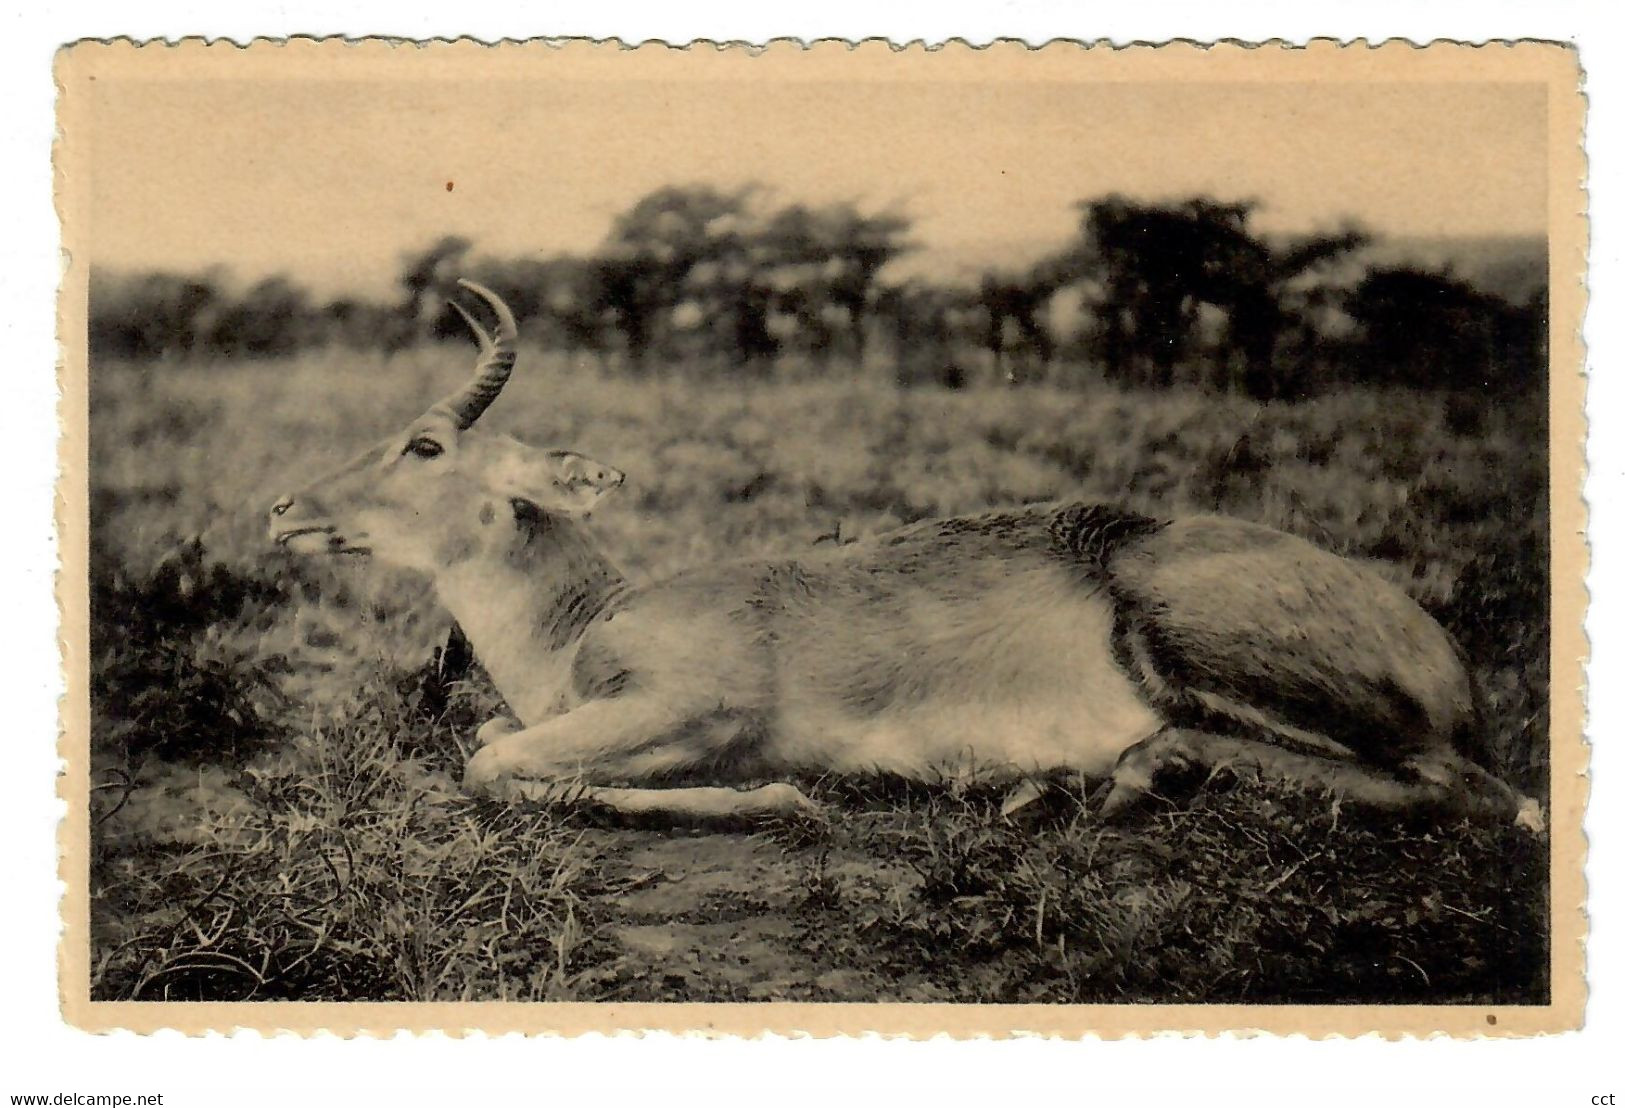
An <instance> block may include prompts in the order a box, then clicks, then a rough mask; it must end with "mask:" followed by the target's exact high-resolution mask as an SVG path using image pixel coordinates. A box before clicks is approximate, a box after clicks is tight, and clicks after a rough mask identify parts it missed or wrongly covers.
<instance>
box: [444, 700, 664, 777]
mask: <svg viewBox="0 0 1625 1108" xmlns="http://www.w3.org/2000/svg"><path fill="white" fill-rule="evenodd" d="M496 722H497V721H492V723H489V724H486V726H485V727H482V728H481V729H480V732H481V733H480V739H481V740H482V742H483V745H482V746H481V747H480V749H479V751H478V752H477V753H476V754H475V755H474V757H472V758H470V759H469V761H468V766H467V768H466V769H464V771H463V787H464V788H465V789H467V790H468V791H469V792H489V791H491V790H492V788H493V786H495V785H496V784H498V783H499V782H501V781H504V780H508V779H512V778H531V779H539V780H555V781H556V780H568V779H579V780H583V781H592V780H595V779H596V780H603V779H604V778H605V777H608V776H615V777H620V776H624V775H625V771H626V769H627V763H628V761H629V760H632V759H637V760H639V761H644V762H649V763H651V765H652V766H653V767H655V769H656V770H658V769H660V768H664V769H668V770H669V769H676V768H679V767H680V766H681V764H682V758H683V754H684V752H683V751H682V750H680V749H677V747H678V746H680V744H675V743H669V744H668V743H662V741H661V739H662V736H664V735H668V734H670V733H671V732H673V731H674V730H676V728H677V725H678V723H680V722H681V720H680V718H679V717H678V715H677V714H676V713H674V712H673V711H672V710H671V709H670V708H669V707H668V706H666V705H664V704H661V703H659V702H657V701H655V700H654V699H653V698H650V697H641V696H629V697H619V698H617V699H614V700H594V701H591V702H589V703H587V704H583V705H582V706H581V707H579V708H576V709H575V710H574V711H571V712H566V713H565V714H564V715H562V716H557V717H555V718H553V719H550V720H547V721H546V722H544V723H540V724H537V725H536V726H535V727H526V728H522V729H515V730H508V729H507V728H505V727H502V726H493V724H495V723H496ZM487 728H489V729H490V730H489V731H487Z"/></svg>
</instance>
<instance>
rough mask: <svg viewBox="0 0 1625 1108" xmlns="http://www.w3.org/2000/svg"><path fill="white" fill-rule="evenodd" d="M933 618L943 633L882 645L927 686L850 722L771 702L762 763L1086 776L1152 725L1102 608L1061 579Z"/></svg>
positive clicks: (942, 774)
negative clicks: (774, 723) (771, 731)
mask: <svg viewBox="0 0 1625 1108" xmlns="http://www.w3.org/2000/svg"><path fill="white" fill-rule="evenodd" d="M941 612H942V613H944V614H942V615H941V622H942V623H943V624H944V626H942V627H936V626H932V625H931V624H930V623H927V624H926V625H925V626H924V627H922V626H921V625H920V622H919V621H917V620H916V621H914V622H912V623H911V624H910V625H909V626H907V627H904V628H901V629H896V630H895V631H894V632H893V633H894V634H895V635H896V636H897V641H896V642H895V643H893V644H888V645H890V647H891V649H892V650H894V651H895V652H896V653H895V654H894V655H893V656H894V657H899V658H903V659H906V660H905V661H903V662H902V663H901V664H902V665H905V666H907V667H908V668H909V670H910V671H912V670H914V667H916V666H919V667H929V677H928V678H925V677H924V676H923V675H922V674H919V673H913V672H911V673H909V674H908V675H907V676H908V677H909V679H910V682H911V683H917V682H920V681H921V680H922V679H923V680H926V681H928V684H929V688H930V693H929V695H923V696H914V697H910V698H907V699H900V700H899V701H897V702H896V703H892V704H888V705H886V706H884V707H883V708H881V709H879V710H877V711H874V712H870V713H864V714H861V715H860V714H858V713H855V712H853V711H852V710H850V709H849V708H844V707H842V706H841V702H840V701H839V698H838V697H833V696H816V695H806V694H807V693H808V692H810V691H811V690H802V692H803V695H800V696H796V697H794V698H793V699H792V700H790V701H789V702H787V703H785V704H784V705H783V712H782V714H781V716H780V719H779V727H778V728H777V729H776V730H777V732H778V734H777V736H776V738H777V741H776V742H775V743H774V744H773V745H774V746H775V747H776V749H775V750H774V751H773V753H774V754H776V755H777V756H778V757H779V758H781V759H782V760H784V761H785V762H788V763H791V764H794V765H797V766H800V767H803V768H817V769H826V770H833V771H836V772H865V771H882V772H887V773H896V774H900V775H903V776H906V777H910V778H914V779H918V780H925V781H932V780H941V779H943V778H950V779H951V778H965V777H974V778H976V779H987V780H999V779H1003V778H1008V777H1013V776H1016V775H1020V774H1028V773H1040V772H1043V771H1046V770H1055V769H1071V770H1074V771H1077V772H1080V773H1084V774H1087V775H1091V776H1095V775H1103V774H1106V773H1108V772H1110V770H1111V768H1112V767H1113V766H1114V765H1115V764H1116V761H1117V758H1118V756H1119V755H1120V754H1121V753H1122V752H1123V751H1124V750H1126V749H1128V748H1129V747H1131V746H1133V745H1134V744H1135V743H1138V742H1140V741H1142V740H1143V739H1146V738H1148V737H1149V736H1151V735H1152V734H1154V733H1155V732H1156V731H1157V729H1158V728H1159V727H1160V726H1161V725H1162V720H1161V719H1160V717H1159V716H1158V715H1157V714H1156V712H1155V711H1154V710H1153V709H1152V708H1151V706H1150V705H1149V704H1148V703H1147V702H1146V700H1145V698H1144V697H1143V696H1142V695H1141V693H1140V691H1139V689H1138V688H1137V687H1136V686H1135V684H1134V682H1133V681H1131V680H1130V679H1129V677H1128V676H1127V675H1126V674H1125V673H1124V672H1123V671H1122V670H1121V669H1120V668H1119V667H1118V665H1117V663H1116V660H1115V659H1114V658H1113V656H1112V651H1111V638H1110V635H1111V624H1112V611H1111V607H1110V603H1109V601H1108V600H1107V599H1106V598H1105V597H1104V596H1102V595H1100V594H1098V593H1096V594H1091V593H1087V592H1085V591H1083V590H1082V589H1080V588H1079V586H1078V583H1077V582H1076V581H1075V580H1071V579H1067V577H1066V576H1065V575H1064V574H1062V573H1059V572H1056V573H1052V574H1042V575H1025V576H1024V577H1023V579H1022V580H1019V581H1013V582H1011V584H1010V587H1009V588H1008V589H1000V590H997V591H996V592H993V593H990V594H988V595H986V596H984V597H982V598H980V599H978V600H976V601H975V602H972V603H961V604H957V605H953V606H951V607H949V606H943V607H942V609H941ZM886 637H890V636H889V635H888V636H886ZM869 645H870V644H866V646H869ZM871 649H872V646H871ZM869 652H870V651H869V650H866V651H865V653H869Z"/></svg>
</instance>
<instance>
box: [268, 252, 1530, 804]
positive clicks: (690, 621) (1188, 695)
mask: <svg viewBox="0 0 1625 1108" xmlns="http://www.w3.org/2000/svg"><path fill="white" fill-rule="evenodd" d="M460 284H461V285H462V286H463V287H464V288H466V289H468V290H469V291H470V292H472V293H474V294H475V295H477V296H478V297H480V298H481V299H483V300H484V301H485V302H486V304H487V305H488V307H489V309H490V310H491V312H493V313H494V315H495V318H496V327H495V330H494V332H491V333H487V332H486V330H485V328H484V327H483V326H482V325H481V324H480V322H479V321H478V319H476V317H475V315H474V314H473V313H472V312H470V311H468V310H467V309H465V308H463V307H462V306H461V305H460V304H456V302H455V301H453V304H454V306H455V307H456V308H457V310H458V311H459V313H461V314H462V316H463V318H464V319H465V320H466V321H467V322H468V325H469V327H470V329H471V330H472V331H473V333H474V336H475V338H476V340H477V341H478V344H479V350H480V353H479V356H478V360H477V363H476V366H475V371H474V374H473V377H472V378H471V379H470V380H469V381H468V382H467V383H466V384H465V385H464V386H463V387H462V388H460V389H459V390H458V391H456V392H455V393H453V394H452V395H450V396H448V397H446V398H445V399H443V400H441V401H439V402H438V403H436V404H434V405H432V406H431V407H430V408H429V409H428V410H427V411H425V412H424V413H423V414H422V415H420V416H418V417H417V418H416V419H414V420H412V421H411V422H410V423H408V424H407V425H406V427H405V428H404V429H402V430H401V431H400V432H399V433H397V434H394V435H391V436H390V437H388V438H386V439H384V440H383V441H382V442H379V443H377V444H376V445H374V446H373V447H372V448H371V449H369V450H367V451H366V452H365V453H364V454H362V455H361V456H360V457H358V458H356V459H355V460H354V461H352V462H350V463H349V464H348V465H345V466H342V467H340V468H339V469H337V470H335V471H333V472H331V473H329V474H328V475H327V476H325V477H323V478H321V479H320V480H318V481H316V482H315V483H314V484H312V485H311V486H310V487H308V488H306V489H305V490H303V491H301V492H298V493H295V494H293V495H290V496H284V497H282V498H281V499H279V500H278V501H277V502H276V503H275V505H274V506H273V507H272V508H271V510H270V537H271V539H273V540H274V541H275V542H277V543H279V544H281V545H282V546H284V547H286V548H288V549H290V550H292V551H295V552H299V553H306V554H316V553H365V554H370V555H372V556H373V557H374V558H376V559H378V560H380V561H384V562H388V563H392V564H394V565H397V566H404V567H407V568H409V569H413V570H417V571H420V572H421V573H423V574H426V575H427V576H428V577H429V578H430V579H431V580H432V582H433V587H434V590H435V592H436V593H437V595H438V597H439V599H440V601H441V602H442V603H443V604H444V606H445V607H446V609H447V610H448V611H449V613H450V614H451V615H452V616H453V617H454V618H455V619H456V621H457V622H458V624H459V625H460V626H461V627H462V629H463V631H464V633H465V634H466V636H467V637H468V639H469V641H470V642H471V644H472V645H473V647H474V651H475V653H476V654H477V656H478V657H479V658H480V660H481V661H482V663H483V664H484V666H485V668H486V669H487V671H488V672H489V673H490V676H491V678H492V679H493V681H494V682H495V684H496V687H497V689H498V691H499V692H500V693H501V694H502V696H503V698H504V699H505V700H506V703H507V706H508V708H509V709H510V710H511V712H512V716H511V717H507V716H504V717H499V718H497V719H494V720H491V721H489V722H487V723H486V724H484V725H483V726H482V727H481V728H480V729H479V731H478V733H477V735H476V736H475V737H476V740H477V742H478V749H477V751H476V752H475V753H474V754H473V756H472V757H471V758H470V759H469V760H468V763H467V765H466V767H465V771H464V786H465V788H466V789H467V790H469V791H471V792H475V793H488V794H495V795H499V796H503V797H508V798H525V797H552V798H555V799H556V798H557V797H559V796H560V795H561V793H560V789H561V786H568V790H567V791H568V792H569V795H571V796H573V797H582V798H585V799H588V800H590V801H592V802H596V803H598V804H602V805H605V806H608V807H609V808H612V809H615V810H619V811H622V812H629V813H656V814H659V815H661V816H675V817H691V818H699V819H709V818H719V817H727V818H740V817H743V818H746V819H751V818H757V817H778V816H788V815H794V814H796V813H800V812H807V811H815V810H817V806H815V805H814V804H813V803H812V802H811V801H810V800H809V799H808V797H807V796H806V795H805V794H804V793H803V792H802V791H801V790H800V789H798V788H797V787H796V786H795V785H793V784H791V783H789V782H788V781H787V780H785V779H786V778H796V777H798V776H802V777H804V776H807V775H824V774H848V773H867V772H876V771H878V772H880V773H883V774H893V775H899V776H901V777H903V778H907V779H912V780H916V781H926V782H931V781H940V780H941V778H942V776H943V774H944V773H945V772H948V773H951V772H953V769H952V767H955V766H963V765H965V764H966V761H967V758H968V759H970V760H972V761H973V764H974V766H975V767H976V769H977V771H978V772H979V773H980V774H981V775H983V777H982V779H984V780H994V781H1003V782H1006V783H1008V784H1009V786H1010V787H1011V792H1010V794H1009V795H1010V800H1008V801H1007V802H1006V808H1007V809H1013V808H1015V807H1019V806H1020V805H1022V804H1024V803H1027V802H1029V801H1031V800H1032V799H1034V798H1035V797H1036V796H1038V795H1041V794H1042V792H1043V791H1044V789H1045V788H1047V787H1051V786H1053V784H1054V783H1055V782H1057V781H1059V780H1064V779H1066V778H1067V777H1068V776H1070V777H1071V778H1072V779H1074V780H1076V779H1077V778H1082V779H1083V780H1084V781H1085V782H1097V781H1098V782H1099V784H1098V787H1097V788H1096V789H1095V795H1094V796H1093V797H1091V798H1090V799H1089V803H1090V805H1091V806H1093V803H1094V800H1095V799H1099V801H1100V808H1099V810H1100V811H1101V812H1102V813H1103V814H1106V815H1112V814H1115V813H1119V812H1123V811H1126V810H1129V809H1132V808H1133V807H1135V806H1136V805H1137V804H1138V803H1139V802H1140V801H1141V800H1143V798H1145V797H1146V796H1147V795H1148V794H1149V793H1151V792H1152V790H1153V789H1154V788H1155V786H1156V784H1157V782H1158V780H1159V777H1160V776H1161V775H1162V774H1163V773H1164V772H1166V771H1168V770H1170V769H1171V768H1175V767H1185V768H1187V769H1189V768H1195V769H1198V770H1201V769H1207V770H1208V771H1210V772H1212V771H1215V770H1217V769H1219V768H1223V767H1235V768H1238V769H1240V770H1243V771H1245V772H1247V773H1261V774H1269V775H1271V776H1278V777H1280V778H1282V779H1284V780H1286V781H1289V782H1296V783H1298V785H1300V786H1301V787H1303V788H1305V789H1310V790H1318V791H1321V792H1324V793H1325V794H1327V795H1329V796H1332V797H1335V798H1337V799H1338V800H1340V801H1341V800H1347V801H1349V802H1351V803H1355V804H1360V805H1367V806H1371V807H1373V808H1376V809H1379V810H1390V811H1395V812H1397V811H1399V810H1402V809H1423V810H1426V811H1428V812H1434V811H1438V812H1443V813H1450V814H1454V815H1468V816H1473V817H1477V818H1491V819H1510V820H1514V821H1516V822H1517V823H1519V824H1521V825H1523V826H1526V827H1528V828H1530V829H1532V830H1539V829H1540V827H1541V810H1540V807H1539V805H1538V804H1537V803H1536V802H1535V801H1533V800H1531V799H1528V798H1525V797H1523V796H1521V795H1520V794H1519V793H1517V792H1516V791H1514V790H1513V789H1512V788H1511V787H1510V786H1508V785H1506V784H1505V783H1503V782H1502V781H1501V780H1499V779H1498V778H1496V777H1495V776H1493V775H1492V774H1491V773H1489V772H1488V771H1487V770H1485V769H1484V768H1483V767H1482V766H1481V765H1480V764H1479V763H1478V762H1475V761H1474V760H1473V757H1472V756H1471V752H1472V751H1473V744H1474V742H1475V740H1476V738H1477V735H1478V731H1479V727H1480V718H1479V717H1480V713H1479V707H1478V702H1477V700H1476V699H1475V695H1474V685H1473V683H1472V681H1471V680H1470V679H1469V676H1468V672H1467V669H1466V667H1465V665H1464V662H1463V659H1462V656H1461V654H1460V653H1459V651H1458V650H1457V648H1456V646H1455V644H1454V643H1453V642H1452V640H1451V638H1450V637H1449V635H1448V634H1447V633H1446V632H1445V631H1444V629H1443V628H1442V627H1440V626H1439V624H1438V623H1436V622H1435V621H1434V620H1433V619H1432V618H1431V617H1430V616H1428V615H1427V614H1426V613H1425V612H1424V611H1423V610H1422V608H1421V607H1420V606H1418V605H1417V604H1416V603H1415V602H1414V601H1413V600H1412V599H1411V598H1410V597H1409V596H1407V595H1406V594H1405V593H1404V592H1403V591H1401V590H1400V589H1399V588H1397V587H1395V586H1394V585H1391V584H1389V583H1388V582H1386V581H1385V580H1383V579H1382V578H1381V577H1380V576H1378V575H1377V574H1376V573H1375V572H1373V571H1372V570H1371V569H1368V568H1366V567H1363V566H1361V565H1359V564H1357V563H1355V562H1352V561H1349V560H1347V559H1344V558H1342V557H1339V556H1337V555H1334V554H1331V553H1329V552H1327V551H1324V550H1322V549H1320V548H1318V547H1316V546H1313V545H1311V544H1310V543H1308V542H1305V541H1304V540H1301V539H1298V538H1295V537H1293V536H1291V535H1288V534H1285V533H1282V532H1279V531H1275V530H1272V529H1270V528H1267V527H1264V526H1260V525H1258V524H1254V523H1249V522H1243V521H1240V520H1237V519H1231V518H1224V517H1218V516H1205V515H1195V516H1186V517H1181V518H1168V519H1157V518H1151V517H1148V516H1144V515H1140V514H1137V513H1135V512H1132V511H1128V510H1125V509H1123V508H1119V507H1113V506H1111V505H1107V504H1084V503H1073V504H1064V505H1048V506H1029V507H1023V508H1020V509H1016V510H1012V511H994V512H988V513H985V514H982V515H973V516H966V517H961V518H953V519H932V520H927V521H924V522H920V523H915V524H913V525H910V526H906V527H903V528H901V529H900V530H895V531H891V532H889V533H885V534H881V535H878V536H875V537H873V538H870V539H867V540H865V541H860V542H855V543H850V544H846V545H833V546H831V545H824V546H815V547H814V548H813V549H812V550H810V551H808V552H807V553H804V554H800V555H797V556H794V557H784V558H770V559H758V560H739V561H725V562H720V563H716V564H711V565H706V566H702V567H698V568H695V569H691V570H688V571H686V572H682V573H679V574H677V575H676V576H674V577H671V578H670V579H668V580H664V581H659V582H656V583H652V584H633V583H631V582H629V581H628V580H626V578H625V577H623V576H622V574H621V573H620V572H619V571H618V570H617V569H616V568H615V566H614V565H613V564H612V563H611V562H610V561H609V559H607V558H606V557H605V556H604V554H603V553H601V552H600V550H599V548H598V546H597V545H596V544H595V543H594V542H593V540H592V538H591V537H590V536H589V534H588V532H587V530H586V529H585V527H584V526H583V519H584V517H586V516H587V514H588V513H589V512H591V511H592V510H593V508H594V507H596V506H597V505H598V504H599V502H600V501H601V500H602V498H604V497H605V496H607V495H608V494H610V493H611V492H613V491H614V490H616V489H618V488H620V487H621V485H622V484H623V483H624V482H625V480H626V475H625V474H624V473H622V472H621V471H620V470H618V469H616V468H614V467H613V466H610V465H606V464H604V463H602V462H598V461H594V460H592V459H590V458H587V457H585V456H583V455H581V454H579V453H576V452H574V451H572V450H565V449H546V450H544V449H538V448H536V447H532V446H528V445H526V444H524V443H522V442H520V441H519V440H517V439H515V438H512V437H510V436H507V435H500V434H494V433H490V432H488V431H483V430H480V429H479V428H477V427H476V423H477V421H478V420H479V418H480V416H481V415H482V414H483V413H484V412H485V410H486V409H487V408H488V407H489V406H490V404H491V403H492V401H494V400H495V399H496V398H497V396H498V394H499V393H501V391H502V389H503V386H504V385H505V384H506V382H507V381H508V378H509V375H510V374H511V373H512V371H513V368H514V362H515V347H516V341H517V336H518V331H517V327H516V325H515V322H514V318H513V315H512V313H511V312H510V311H509V309H508V307H507V305H506V304H504V303H503V302H502V300H501V299H500V298H499V297H498V296H496V295H495V294H494V293H492V292H491V291H490V290H489V289H486V288H483V287H482V286H480V285H478V284H475V283H473V282H471V281H467V280H464V281H461V282H460ZM762 781H768V782H770V783H768V784H757V785H756V786H755V787H745V786H748V785H751V784H752V783H758V782H762Z"/></svg>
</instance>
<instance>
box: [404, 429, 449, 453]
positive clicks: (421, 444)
mask: <svg viewBox="0 0 1625 1108" xmlns="http://www.w3.org/2000/svg"><path fill="white" fill-rule="evenodd" d="M445 449H446V448H445V447H443V446H441V445H440V444H439V443H438V442H435V441H434V440H433V439H431V438H430V437H429V436H428V435H419V436H418V437H417V438H415V439H413V440H412V441H411V442H409V443H407V444H406V449H405V450H403V451H401V453H402V454H416V455H417V456H418V457H419V458H438V457H439V456H440V455H441V454H443V453H444V452H445Z"/></svg>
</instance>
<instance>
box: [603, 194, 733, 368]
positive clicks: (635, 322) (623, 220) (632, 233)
mask: <svg viewBox="0 0 1625 1108" xmlns="http://www.w3.org/2000/svg"><path fill="white" fill-rule="evenodd" d="M755 191H756V190H755V189H754V187H751V186H747V187H744V188H739V189H733V190H726V189H719V188H716V187H713V186H711V185H685V186H670V187H667V188H661V189H657V190H655V191H654V192H652V193H649V194H648V195H647V196H645V197H643V198H642V199H640V200H639V201H638V202H637V203H636V204H634V205H633V206H632V207H631V209H629V210H628V211H626V212H625V213H623V214H622V215H620V216H618V217H617V218H616V220H615V223H614V225H613V227H612V228H611V230H610V234H609V238H608V240H607V242H606V243H605V247H604V250H603V251H602V252H601V254H600V256H599V258H598V268H599V274H598V285H597V288H598V292H599V294H600V296H601V297H602V302H603V305H604V307H605V308H606V309H607V310H608V311H609V312H610V313H612V314H613V316H614V318H615V320H616V323H617V325H618V326H619V328H620V330H621V332H622V333H623V335H624V337H625V339H626V344H627V353H628V355H629V358H630V360H631V362H632V364H633V366H634V367H638V368H641V367H643V366H644V364H645V360H646V358H647V356H648V355H649V354H650V353H651V352H659V353H666V352H668V350H669V346H670V338H671V336H672V334H673V332H674V331H675V327H674V320H673V313H674V312H675V310H676V308H677V306H678V305H679V304H681V303H683V302H684V300H685V298H686V296H687V295H688V294H689V293H690V292H691V291H692V290H691V289H690V287H689V286H690V277H691V275H692V274H693V272H694V270H695V269H696V267H698V266H700V265H702V264H703V263H719V262H723V261H725V260H727V259H729V258H730V257H736V256H737V255H738V254H739V253H740V251H742V249H743V230H744V223H745V221H746V219H747V218H748V212H749V205H750V200H751V196H752V194H753V193H754V192H755ZM704 307H706V306H702V310H703V308H704Z"/></svg>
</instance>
